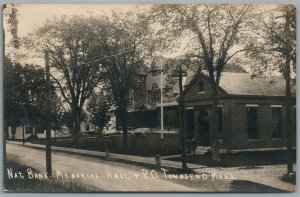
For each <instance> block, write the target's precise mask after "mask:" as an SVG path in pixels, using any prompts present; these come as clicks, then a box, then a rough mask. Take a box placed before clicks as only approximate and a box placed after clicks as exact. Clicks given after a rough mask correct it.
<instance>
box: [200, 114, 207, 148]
mask: <svg viewBox="0 0 300 197" xmlns="http://www.w3.org/2000/svg"><path fill="white" fill-rule="evenodd" d="M198 123H199V126H198V144H199V146H209V118H208V114H207V112H206V111H205V110H201V111H200V113H199V115H198Z"/></svg>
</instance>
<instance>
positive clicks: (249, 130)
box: [246, 104, 259, 141]
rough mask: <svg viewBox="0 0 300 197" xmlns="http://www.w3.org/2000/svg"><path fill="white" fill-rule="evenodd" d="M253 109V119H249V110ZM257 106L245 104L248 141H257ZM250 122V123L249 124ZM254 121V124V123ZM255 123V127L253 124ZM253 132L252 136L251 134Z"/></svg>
mask: <svg viewBox="0 0 300 197" xmlns="http://www.w3.org/2000/svg"><path fill="white" fill-rule="evenodd" d="M250 109H253V110H255V117H253V118H251V119H252V120H250V117H249V110H250ZM257 109H258V105H257V104H247V105H246V131H247V139H248V141H258V139H259V136H258V124H257V123H258V111H257ZM250 121H251V122H250ZM254 121H255V122H254ZM254 123H255V126H253V124H254ZM253 130H254V132H255V133H254V134H253ZM252 135H253V136H252Z"/></svg>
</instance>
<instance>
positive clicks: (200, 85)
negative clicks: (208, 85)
mask: <svg viewBox="0 0 300 197" xmlns="http://www.w3.org/2000/svg"><path fill="white" fill-rule="evenodd" d="M198 92H204V81H203V79H199V82H198Z"/></svg>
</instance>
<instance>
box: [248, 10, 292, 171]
mask: <svg viewBox="0 0 300 197" xmlns="http://www.w3.org/2000/svg"><path fill="white" fill-rule="evenodd" d="M279 8H281V12H279V14H280V15H278V14H277V15H274V14H272V15H270V17H266V18H262V19H261V20H260V23H257V26H258V27H259V28H260V31H259V32H258V33H259V34H261V36H262V37H263V39H260V40H258V41H252V43H253V44H252V45H253V50H251V51H249V52H248V55H249V56H250V57H251V59H252V60H254V62H255V64H252V69H253V70H254V71H255V72H256V73H258V74H259V75H260V76H264V75H266V74H269V73H274V72H279V73H282V75H283V77H284V78H285V81H286V95H285V100H286V113H285V115H286V117H285V122H286V126H285V127H286V128H285V129H286V140H287V143H286V144H287V150H288V162H287V171H288V173H292V171H293V163H292V135H291V100H292V99H291V86H292V85H294V84H295V83H296V7H295V6H294V5H280V7H279Z"/></svg>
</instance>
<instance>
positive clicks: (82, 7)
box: [16, 4, 150, 36]
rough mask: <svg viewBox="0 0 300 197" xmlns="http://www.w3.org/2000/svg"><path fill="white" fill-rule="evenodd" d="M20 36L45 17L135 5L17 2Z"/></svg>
mask: <svg viewBox="0 0 300 197" xmlns="http://www.w3.org/2000/svg"><path fill="white" fill-rule="evenodd" d="M16 7H17V9H18V13H19V14H18V20H19V26H18V31H19V34H20V36H24V35H26V34H28V33H30V32H31V31H32V30H33V29H34V28H36V27H37V26H39V25H41V24H43V22H44V21H45V19H47V18H51V17H53V16H61V15H73V14H83V15H88V14H90V13H93V14H95V15H98V14H103V12H105V13H107V14H109V10H111V9H116V10H124V11H126V10H130V9H135V8H136V7H137V5H130V4H123V5H120V4H114V5H112V4H19V5H18V4H17V6H16ZM147 7H150V6H149V5H139V8H147Z"/></svg>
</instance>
